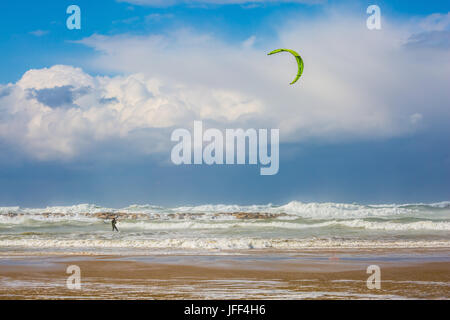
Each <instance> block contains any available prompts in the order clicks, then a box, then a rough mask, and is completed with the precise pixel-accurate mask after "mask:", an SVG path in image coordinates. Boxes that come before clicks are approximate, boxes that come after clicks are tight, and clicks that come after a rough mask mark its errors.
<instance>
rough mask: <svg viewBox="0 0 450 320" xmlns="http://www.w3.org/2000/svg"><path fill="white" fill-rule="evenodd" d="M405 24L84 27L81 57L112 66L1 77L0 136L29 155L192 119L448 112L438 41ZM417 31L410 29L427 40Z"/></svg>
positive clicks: (53, 154)
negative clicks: (271, 33) (230, 29)
mask: <svg viewBox="0 0 450 320" xmlns="http://www.w3.org/2000/svg"><path fill="white" fill-rule="evenodd" d="M441 20H442V19H441ZM441 20H439V23H440V24H442V23H441V22H440V21H441ZM439 23H438V25H440V24H439ZM428 25H429V24H428ZM416 31H417V30H414V32H412V31H410V30H409V29H408V26H404V25H400V24H396V23H390V24H389V22H387V21H384V23H383V29H382V30H381V31H369V30H367V28H366V27H365V21H363V20H361V19H360V18H359V19H355V18H354V17H351V16H348V15H342V14H330V15H329V16H327V17H326V19H325V18H324V19H321V20H320V21H308V20H302V22H297V21H294V22H290V23H286V24H285V25H284V26H282V27H280V29H279V30H278V37H277V40H276V41H275V42H273V41H271V42H269V43H267V42H266V41H264V40H262V39H261V38H260V37H259V36H258V35H248V39H247V40H246V41H243V42H242V43H229V42H226V41H225V40H222V39H221V38H219V37H217V36H215V35H214V34H213V33H205V32H197V31H192V30H186V29H184V30H176V31H173V32H171V33H167V34H156V35H155V34H153V35H148V36H134V35H129V34H122V35H116V36H104V35H93V36H91V37H88V38H85V39H83V40H82V41H80V44H82V45H85V46H89V47H92V48H94V49H95V50H96V52H97V54H96V56H95V58H93V59H92V68H95V69H96V70H99V69H100V70H104V71H105V72H108V74H111V72H116V73H118V74H122V75H120V76H109V77H108V76H91V75H89V74H88V73H87V72H85V71H83V70H82V69H80V68H77V67H73V66H64V65H56V66H52V67H50V68H42V69H36V70H29V71H28V72H26V73H25V74H24V75H23V77H22V78H21V79H20V80H19V81H17V82H16V83H10V84H7V85H2V86H0V139H1V140H2V141H4V142H6V143H8V144H11V145H13V146H16V147H17V148H18V149H20V150H21V151H23V152H25V153H27V154H28V155H30V156H32V157H34V158H38V159H61V158H67V159H70V158H74V157H78V156H83V155H86V154H90V153H91V152H93V151H95V150H96V149H97V148H100V147H101V146H103V145H108V146H109V147H112V148H115V149H117V150H122V149H121V148H125V149H126V150H127V152H130V150H131V152H136V153H144V154H148V153H158V152H166V151H167V150H169V148H170V147H171V142H170V132H171V130H173V129H174V128H178V127H183V128H190V127H191V126H192V124H193V121H194V120H203V121H204V123H205V124H207V125H209V126H214V127H217V128H222V129H223V128H239V127H241V128H279V129H280V139H281V142H301V141H305V140H307V139H319V140H327V141H329V140H336V139H337V140H346V139H372V138H380V137H394V136H399V135H404V134H408V133H410V132H414V131H415V130H418V129H419V128H424V127H425V128H426V127H427V126H428V127H432V125H433V119H440V120H442V119H449V118H450V111H449V109H448V102H449V101H450V92H449V90H448V83H450V59H449V53H448V50H445V45H437V46H436V45H434V46H430V45H428V44H427V41H422V42H421V43H419V44H418V43H414V45H411V43H412V42H414V39H415V37H416V34H417V33H416ZM440 31H442V30H440ZM427 32H428V30H427V31H426V32H424V33H421V36H422V37H425V39H428V40H429V39H430V38H427V37H428V36H427V35H428V33H427ZM433 32H434V31H433ZM443 41H444V44H445V39H444V40H443ZM280 47H287V48H292V49H295V50H296V51H298V52H299V53H300V55H301V56H302V57H303V59H304V61H305V70H304V74H303V76H302V78H300V80H299V82H298V83H297V84H295V85H293V86H289V83H290V81H291V80H292V78H293V77H294V76H295V74H296V68H297V67H296V62H295V59H292V57H291V56H290V55H283V54H278V55H275V56H267V52H269V51H271V50H273V49H275V48H280Z"/></svg>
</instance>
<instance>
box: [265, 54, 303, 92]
mask: <svg viewBox="0 0 450 320" xmlns="http://www.w3.org/2000/svg"><path fill="white" fill-rule="evenodd" d="M283 51H285V52H289V53H290V54H292V55H293V56H294V57H295V59H296V60H297V65H298V72H297V76H296V77H295V79H294V81H292V82H291V84H294V83H296V82H297V80H298V79H299V78H300V77H301V75H302V73H303V60H302V57H300V55H299V54H298V53H297V52H295V51H294V50H290V49H276V50H273V51H271V52H269V53H268V54H267V55H268V56H270V55H272V54H275V53H278V52H283Z"/></svg>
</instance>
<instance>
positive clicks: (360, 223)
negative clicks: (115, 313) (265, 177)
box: [0, 201, 450, 255]
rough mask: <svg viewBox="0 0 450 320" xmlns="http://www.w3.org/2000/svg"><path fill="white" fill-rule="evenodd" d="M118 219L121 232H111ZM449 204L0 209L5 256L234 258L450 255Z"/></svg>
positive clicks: (1, 244)
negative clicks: (312, 253)
mask: <svg viewBox="0 0 450 320" xmlns="http://www.w3.org/2000/svg"><path fill="white" fill-rule="evenodd" d="M112 216H118V217H119V218H118V223H117V227H118V229H119V230H120V232H112V231H111V230H112V228H111V219H110V218H111V217H112ZM449 231H450V202H449V201H445V202H439V203H430V204H424V203H417V204H377V205H363V204H356V203H352V204H346V203H304V202H299V201H292V202H289V203H287V204H284V205H272V204H268V205H250V206H240V205H209V204H208V205H200V206H182V207H161V206H154V205H131V206H128V207H125V208H105V207H101V206H97V205H93V204H79V205H73V206H54V207H47V208H22V207H0V254H3V255H11V254H37V255H39V254H43V255H44V254H50V253H57V254H119V255H127V254H130V255H131V254H144V255H145V254H187V255H189V254H214V255H215V254H217V255H226V254H231V253H232V254H236V253H239V252H241V251H242V252H248V251H249V250H250V251H251V250H253V251H254V252H259V251H280V252H281V251H295V250H316V249H336V248H341V249H346V248H355V249H379V248H387V249H396V248H448V247H450V232H449Z"/></svg>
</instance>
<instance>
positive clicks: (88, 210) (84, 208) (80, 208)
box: [0, 201, 450, 219]
mask: <svg viewBox="0 0 450 320" xmlns="http://www.w3.org/2000/svg"><path fill="white" fill-rule="evenodd" d="M447 208H450V201H443V202H437V203H431V204H423V203H417V204H381V205H361V204H348V203H333V202H324V203H318V202H310V203H305V202H300V201H291V202H289V203H287V204H285V205H281V206H276V205H273V204H267V205H248V206H241V205H226V204H216V205H213V204H205V205H199V206H181V207H167V208H165V207H160V206H155V205H137V204H135V205H131V206H128V207H125V208H107V207H102V206H97V205H93V204H79V205H73V206H53V207H46V208H21V207H17V206H16V207H0V215H8V214H26V215H39V214H46V216H47V218H51V217H52V215H57V214H64V215H67V216H72V217H77V216H79V215H95V214H97V213H104V212H108V213H130V214H133V213H143V214H147V215H149V216H151V215H153V214H158V215H160V216H168V215H171V214H176V213H184V214H196V213H202V214H204V215H206V216H208V215H209V216H211V215H215V214H218V213H234V212H245V213H271V214H279V213H285V214H288V215H291V216H296V217H302V218H315V219H346V218H352V219H355V218H370V217H398V216H411V217H415V216H420V215H429V214H431V213H432V212H433V210H438V211H439V210H441V209H447ZM441 211H442V210H441Z"/></svg>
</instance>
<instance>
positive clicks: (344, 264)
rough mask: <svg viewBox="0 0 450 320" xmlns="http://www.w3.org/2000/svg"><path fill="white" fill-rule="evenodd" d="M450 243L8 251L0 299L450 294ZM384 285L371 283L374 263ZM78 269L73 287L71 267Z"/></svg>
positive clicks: (1, 264)
mask: <svg viewBox="0 0 450 320" xmlns="http://www.w3.org/2000/svg"><path fill="white" fill-rule="evenodd" d="M448 257H449V254H448V250H443V249H441V250H425V251H418V250H394V251H386V250H382V251H348V250H343V251H334V252H329V251H322V252H317V251H315V252H311V251H304V252H289V253H275V252H272V253H271V252H264V253H261V252H256V253H254V252H247V253H243V252H241V253H239V254H228V255H203V256H191V255H159V256H158V255H152V256H98V255H90V256H89V255H75V254H74V255H64V256H62V255H57V254H55V255H47V256H42V255H31V256H24V255H3V256H2V257H0V299H201V300H204V299H449V298H450V259H449V258H448ZM373 264H375V265H378V266H379V267H380V269H381V289H379V290H378V289H371V290H370V289H368V288H367V284H366V281H367V278H368V277H369V276H370V275H369V274H367V272H366V270H367V267H368V266H369V265H373ZM70 265H76V266H79V267H80V270H81V289H80V290H76V289H75V290H69V289H68V288H67V286H66V280H67V277H68V276H69V274H67V273H66V269H67V267H68V266H70Z"/></svg>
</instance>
